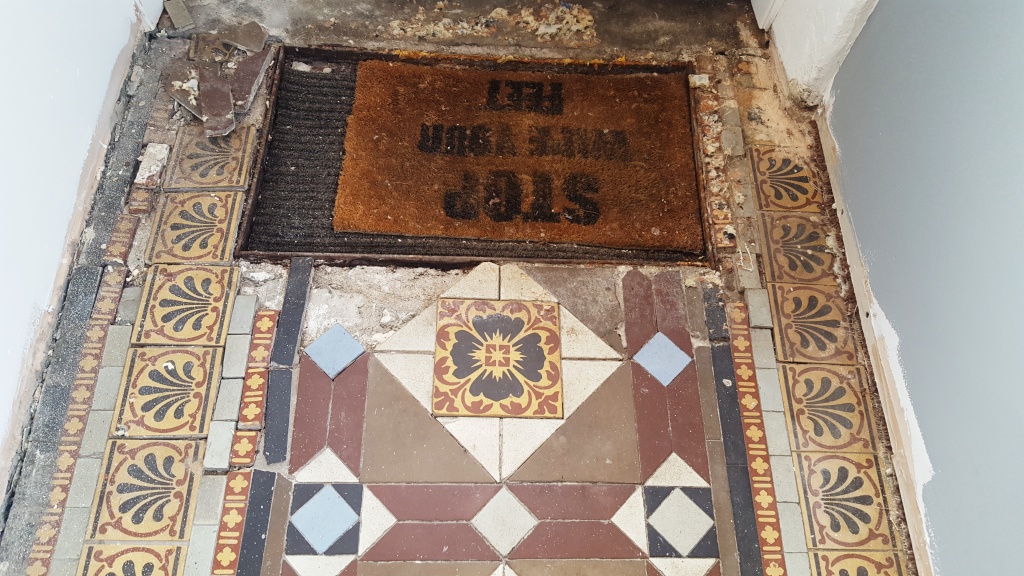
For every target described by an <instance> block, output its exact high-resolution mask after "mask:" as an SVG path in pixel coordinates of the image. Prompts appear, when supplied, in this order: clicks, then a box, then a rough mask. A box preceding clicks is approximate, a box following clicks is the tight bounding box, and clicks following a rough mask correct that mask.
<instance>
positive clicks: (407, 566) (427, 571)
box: [345, 562, 514, 576]
mask: <svg viewBox="0 0 1024 576" xmlns="http://www.w3.org/2000/svg"><path fill="white" fill-rule="evenodd" d="M501 568H502V567H501V564H500V563H499V562H359V576H502V573H501ZM345 576H348V575H347V574H346V575H345ZM352 576H355V574H353V575H352ZM505 576H509V575H508V573H506V574H505ZM513 576H514V575H513Z"/></svg>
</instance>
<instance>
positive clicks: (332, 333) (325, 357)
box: [305, 324, 363, 380]
mask: <svg viewBox="0 0 1024 576" xmlns="http://www.w3.org/2000/svg"><path fill="white" fill-rule="evenodd" d="M305 352H306V354H307V355H309V357H310V358H312V359H313V361H314V362H316V364H317V366H319V367H320V369H321V370H323V371H324V373H326V374H327V376H328V377H330V378H331V379H332V380H333V379H334V378H336V377H337V376H338V374H341V371H342V370H344V369H345V368H347V367H348V365H349V364H351V363H352V362H354V361H355V359H356V358H358V357H359V355H360V354H362V353H363V346H362V344H360V343H359V342H357V341H356V339H355V338H353V337H352V335H351V334H349V333H348V330H345V329H344V328H343V327H342V326H341V324H335V325H334V326H331V328H330V329H329V330H327V332H325V333H324V334H323V335H322V336H320V337H319V338H317V339H316V340H314V341H313V342H312V343H311V344H310V345H309V346H306V350H305Z"/></svg>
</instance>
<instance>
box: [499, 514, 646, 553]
mask: <svg viewBox="0 0 1024 576" xmlns="http://www.w3.org/2000/svg"><path fill="white" fill-rule="evenodd" d="M508 557H509V558H510V559H527V558H550V559H572V558H643V557H644V553H643V552H641V551H640V549H639V548H637V547H636V546H635V545H634V544H633V542H631V541H630V539H629V538H627V537H626V535H625V534H623V533H622V531H621V530H619V529H618V528H616V527H615V525H614V524H612V523H610V522H594V521H586V522H541V523H540V524H538V525H537V527H536V528H534V529H533V532H531V533H530V534H529V536H527V537H526V539H525V540H523V542H522V543H520V544H519V546H516V547H515V549H513V550H512V552H511V553H510V554H509V555H508Z"/></svg>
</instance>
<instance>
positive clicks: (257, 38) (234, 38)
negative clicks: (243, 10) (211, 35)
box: [219, 20, 267, 54]
mask: <svg viewBox="0 0 1024 576" xmlns="http://www.w3.org/2000/svg"><path fill="white" fill-rule="evenodd" d="M219 36H220V39H221V40H222V41H224V42H226V43H228V44H231V45H232V46H238V47H239V48H241V49H242V50H245V51H246V52H248V53H249V54H255V53H256V52H259V51H261V50H263V47H264V46H265V45H266V43H267V31H266V29H265V28H263V26H260V24H259V22H255V21H252V20H250V21H249V22H246V23H245V24H242V25H241V26H233V27H231V28H228V29H226V30H224V31H223V32H221V33H220V34H219Z"/></svg>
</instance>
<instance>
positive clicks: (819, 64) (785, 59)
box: [752, 0, 878, 104]
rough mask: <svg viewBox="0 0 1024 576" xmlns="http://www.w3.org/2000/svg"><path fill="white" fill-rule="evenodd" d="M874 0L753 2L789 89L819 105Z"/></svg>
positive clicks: (872, 7)
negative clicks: (779, 61) (773, 44)
mask: <svg viewBox="0 0 1024 576" xmlns="http://www.w3.org/2000/svg"><path fill="white" fill-rule="evenodd" d="M877 3H878V0H752V5H753V7H754V14H755V15H756V16H757V22H758V25H760V26H761V27H762V28H768V29H769V30H770V32H771V35H772V38H773V39H774V41H775V50H776V53H777V54H778V55H779V57H780V59H781V60H782V65H783V67H784V68H785V71H786V76H787V78H788V79H789V80H790V91H791V92H792V93H793V94H794V95H796V96H798V97H800V98H801V99H803V100H805V101H807V102H809V103H811V104H818V103H820V102H821V100H822V98H823V96H824V95H825V94H827V93H828V92H829V90H830V89H831V86H832V80H833V79H834V78H835V75H836V73H837V72H838V71H839V66H840V64H842V63H843V59H844V58H846V55H847V54H848V53H849V52H850V47H851V46H853V41H854V40H856V39H857V35H858V34H860V31H861V29H863V28H864V23H865V22H866V21H867V19H868V16H869V15H870V14H871V11H872V10H874V8H875V5H876V4H877Z"/></svg>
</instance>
